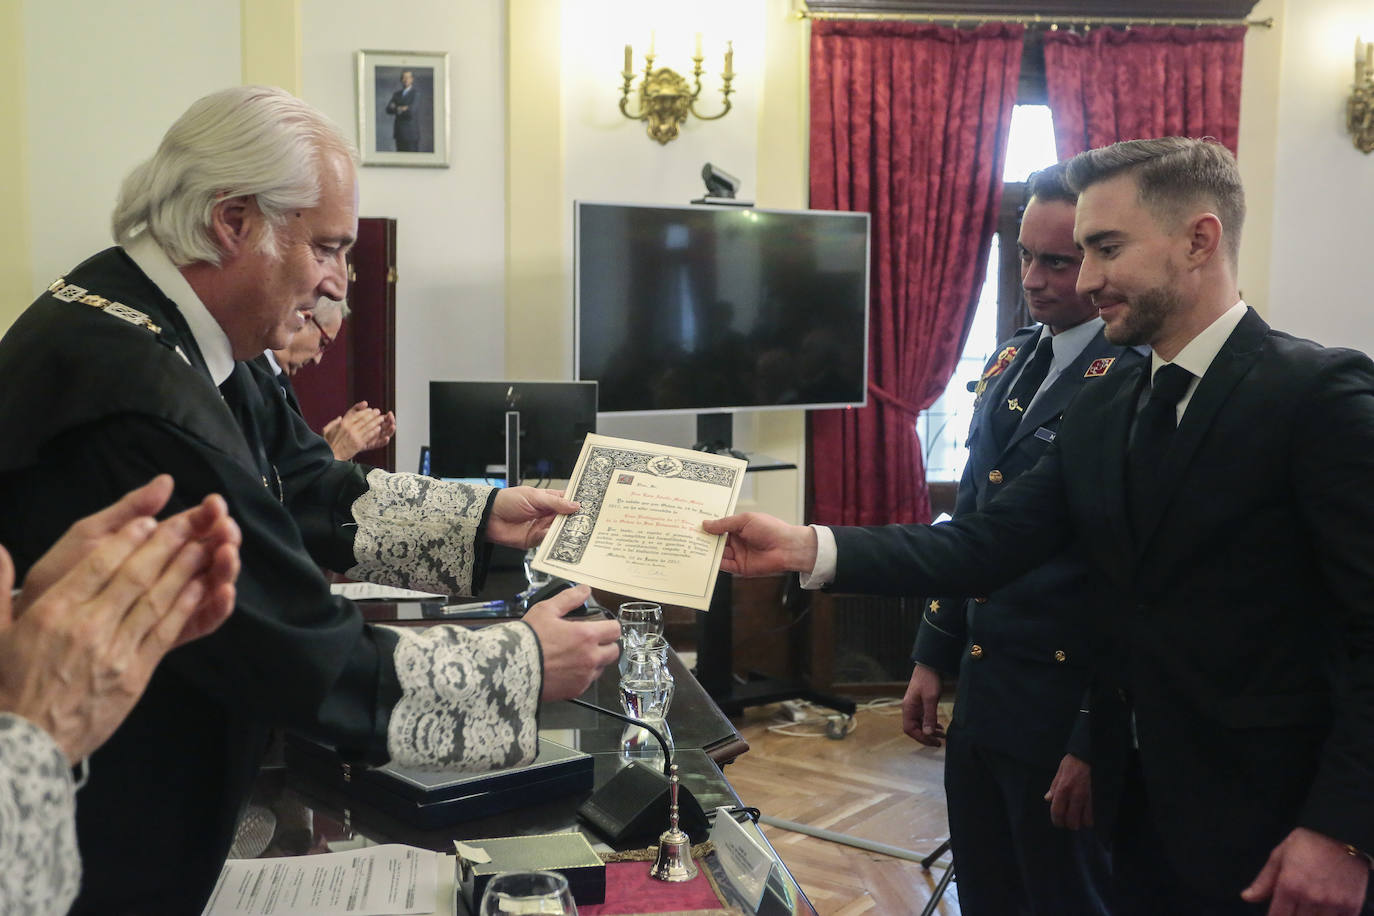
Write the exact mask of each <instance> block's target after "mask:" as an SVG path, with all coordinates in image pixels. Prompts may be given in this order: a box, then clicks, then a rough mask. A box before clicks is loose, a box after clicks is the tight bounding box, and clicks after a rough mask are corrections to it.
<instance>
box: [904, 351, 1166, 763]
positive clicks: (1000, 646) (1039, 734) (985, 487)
mask: <svg viewBox="0 0 1374 916" xmlns="http://www.w3.org/2000/svg"><path fill="white" fill-rule="evenodd" d="M1039 333H1040V325H1034V326H1032V327H1029V328H1023V329H1022V330H1021V331H1018V332H1017V333H1016V335H1015V336H1013V337H1012V338H1011V339H1010V340H1008V341H1006V342H1005V343H1004V344H1003V345H1002V346H1001V347H998V351H999V354H1000V353H1001V352H1005V348H1006V347H1014V348H1016V356H1015V358H1014V359H1013V360H1012V361H1011V363H1010V364H1009V365H1007V366H1006V367H1005V369H1004V370H1003V371H1001V372H1000V373H999V374H996V375H993V376H992V377H990V378H987V372H988V371H992V370H993V369H995V367H996V365H997V357H994V358H993V360H992V362H990V363H989V366H988V369H987V370H985V373H984V375H985V378H987V385H986V388H985V389H984V391H983V392H982V393H981V394H980V396H979V399H978V403H977V406H976V407H975V410H974V414H973V421H972V423H971V424H970V426H969V460H968V464H967V465H966V466H965V468H964V476H963V479H962V480H961V481H960V483H959V496H958V499H957V501H956V503H955V509H954V514H955V517H956V518H961V517H963V516H965V515H969V514H972V513H974V512H977V511H978V510H979V509H980V508H982V507H983V506H986V505H987V504H988V503H989V502H990V501H991V500H992V499H994V498H996V497H997V496H998V495H999V494H1000V493H1002V492H1003V491H1004V490H1005V489H1006V488H1007V487H1008V486H1009V485H1010V484H1011V482H1012V481H1013V480H1015V479H1016V478H1017V477H1020V476H1021V474H1023V473H1025V472H1026V471H1029V470H1030V469H1031V468H1032V467H1033V466H1034V465H1035V463H1036V462H1037V461H1038V460H1039V459H1040V457H1041V456H1042V455H1044V453H1045V451H1046V449H1048V448H1049V445H1050V443H1051V442H1052V441H1054V439H1055V437H1056V436H1057V435H1058V430H1059V424H1060V421H1061V419H1062V417H1063V415H1064V408H1065V407H1067V406H1068V404H1069V402H1070V401H1071V400H1072V399H1073V398H1074V396H1075V395H1077V394H1078V393H1079V391H1080V390H1082V389H1084V388H1087V387H1089V386H1092V385H1098V384H1101V383H1102V381H1103V380H1104V379H1105V378H1106V377H1107V376H1106V374H1105V372H1106V371H1111V372H1121V371H1123V370H1125V369H1127V368H1129V367H1131V366H1134V365H1135V364H1137V363H1139V362H1141V361H1142V358H1141V356H1140V354H1139V353H1137V352H1136V351H1134V350H1130V349H1125V348H1123V347H1118V346H1114V345H1113V344H1110V343H1108V342H1107V340H1106V338H1104V337H1103V336H1102V332H1101V331H1098V333H1097V335H1096V336H1095V337H1094V338H1093V339H1092V340H1091V341H1090V342H1089V343H1088V345H1087V346H1086V347H1084V348H1083V352H1082V353H1081V354H1079V356H1078V358H1077V359H1075V360H1074V361H1073V362H1072V363H1071V364H1070V365H1069V366H1067V367H1066V368H1065V370H1064V371H1063V372H1062V373H1061V374H1060V375H1059V376H1058V377H1057V378H1056V379H1055V380H1054V382H1053V383H1052V384H1051V385H1050V386H1049V387H1048V388H1047V389H1045V391H1044V392H1043V393H1042V394H1041V396H1040V397H1039V398H1037V399H1036V400H1035V401H1034V404H1033V405H1032V406H1031V409H1030V410H1029V411H1028V412H1027V413H1026V414H1025V416H1024V418H1023V419H1022V420H1021V422H1020V424H1019V425H1018V426H1017V428H1016V430H1015V431H1014V432H1013V433H1012V435H1011V437H1010V439H1008V440H1007V442H1006V443H1005V444H1001V443H999V442H998V437H997V434H996V432H995V429H994V425H993V416H994V414H995V413H996V412H997V409H998V408H1000V407H1001V406H1002V405H1004V404H1005V402H1006V400H1007V397H1008V395H1009V393H1010V391H1011V389H1012V387H1013V384H1014V381H1015V379H1016V377H1017V376H1018V375H1019V374H1020V372H1021V370H1022V368H1023V367H1024V366H1025V365H1026V364H1027V363H1029V362H1030V360H1031V357H1032V356H1033V355H1034V353H1035V346H1034V341H1035V339H1036V335H1038V334H1039ZM1090 373H1091V374H1090ZM1097 583H1098V577H1097V576H1095V575H1094V574H1092V573H1091V572H1090V571H1089V569H1088V567H1087V565H1086V564H1085V563H1084V562H1083V560H1082V559H1081V558H1080V557H1077V556H1075V555H1073V554H1072V553H1070V552H1064V553H1062V554H1060V555H1059V556H1057V557H1055V558H1053V559H1051V560H1050V561H1049V562H1047V563H1045V564H1044V565H1042V566H1039V567H1037V568H1035V569H1033V570H1031V571H1030V572H1028V573H1026V574H1025V575H1024V576H1021V577H1020V578H1018V579H1017V580H1016V581H1014V582H1011V583H1009V584H1008V585H1005V586H1003V587H1002V588H999V589H997V590H995V591H993V592H991V593H989V594H988V595H986V596H984V597H979V598H978V599H977V600H969V601H965V600H964V599H961V598H955V597H946V598H939V599H934V600H933V601H931V602H928V603H927V605H926V608H925V612H924V614H923V615H922V621H921V626H920V629H919V630H918V632H917V635H916V645H915V647H914V648H913V650H912V658H913V660H914V661H917V662H920V663H921V664H924V665H927V666H929V667H932V668H936V669H938V670H940V671H944V672H956V671H957V672H958V673H959V688H958V700H957V702H956V703H955V706H954V724H955V727H956V728H959V729H961V730H962V731H963V733H964V735H965V736H966V737H967V739H968V740H970V741H972V742H974V743H976V744H979V745H981V746H984V747H990V748H993V749H995V750H997V751H1000V752H1001V753H1003V754H1007V755H1009V756H1012V757H1014V758H1016V759H1019V760H1022V761H1024V762H1026V763H1029V764H1032V765H1034V766H1037V767H1040V768H1044V769H1051V770H1052V769H1054V768H1055V767H1057V766H1058V765H1059V761H1060V759H1061V758H1062V757H1063V756H1064V753H1065V752H1066V751H1071V752H1073V753H1074V754H1075V755H1076V756H1078V757H1079V758H1081V759H1084V760H1089V759H1091V752H1090V748H1089V736H1088V722H1087V715H1086V713H1081V712H1079V710H1080V709H1081V708H1082V706H1083V695H1084V692H1085V691H1086V689H1087V686H1088V677H1089V660H1090V659H1091V658H1092V656H1093V654H1094V652H1095V649H1094V643H1095V638H1094V634H1095V627H1094V624H1093V618H1094V617H1096V616H1097V615H1098V614H1099V613H1100V610H1101V608H1100V604H1099V602H1100V601H1101V596H1100V589H1099V587H1098V584H1097ZM975 646H976V647H977V648H976V649H975V648H974V647H975Z"/></svg>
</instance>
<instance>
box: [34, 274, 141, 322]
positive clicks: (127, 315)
mask: <svg viewBox="0 0 1374 916" xmlns="http://www.w3.org/2000/svg"><path fill="white" fill-rule="evenodd" d="M48 292H50V293H52V296H53V298H54V299H59V300H61V301H62V302H80V303H81V304H82V305H89V306H91V307H92V308H98V309H100V310H101V311H102V312H104V313H105V314H107V315H113V316H114V317H115V318H122V319H124V320H125V321H127V322H129V324H133V325H137V326H138V327H141V328H147V329H148V330H150V331H152V332H153V333H154V334H161V333H162V328H161V327H159V326H158V325H156V324H154V323H153V319H151V318H149V317H148V316H147V315H145V314H144V313H143V312H140V311H139V310H138V309H136V308H132V307H130V306H127V305H125V304H124V303H122V302H111V301H110V300H109V299H106V298H105V297H104V296H100V295H97V294H95V293H93V292H91V291H89V290H87V289H86V288H85V287H82V286H77V285H76V284H75V283H68V282H67V279H66V278H65V277H58V278H57V279H56V280H54V281H52V283H50V284H49V285H48Z"/></svg>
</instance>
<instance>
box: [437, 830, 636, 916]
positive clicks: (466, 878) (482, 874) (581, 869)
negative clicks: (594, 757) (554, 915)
mask: <svg viewBox="0 0 1374 916" xmlns="http://www.w3.org/2000/svg"><path fill="white" fill-rule="evenodd" d="M467 845H469V846H475V847H478V848H480V849H482V850H483V851H484V852H486V854H487V855H488V856H490V857H491V861H490V862H471V861H469V860H467V859H465V858H463V855H462V853H461V851H460V852H459V855H458V881H459V886H460V887H461V888H462V891H463V898H464V899H465V900H466V901H467V904H468V909H469V910H470V911H471V912H474V913H475V912H477V905H478V904H479V903H480V902H481V900H482V894H483V893H485V892H486V889H487V882H488V881H490V880H491V876H492V875H497V874H500V873H501V872H506V871H556V872H558V873H560V874H561V875H562V876H563V877H565V878H567V879H568V889H569V890H571V891H572V895H573V900H574V901H575V902H576V903H577V905H578V906H591V905H592V904H594V903H605V902H606V863H605V862H602V861H601V857H600V856H598V855H597V854H596V850H594V849H592V845H591V844H590V843H588V842H587V838H586V837H584V836H583V835H582V834H580V833H543V834H535V835H534V836H508V837H496V838H495V839H487V840H471V841H469V842H468V843H467ZM645 867H646V868H647V867H648V863H647V862H646V863H645Z"/></svg>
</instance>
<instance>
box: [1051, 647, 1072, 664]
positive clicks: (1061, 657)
mask: <svg viewBox="0 0 1374 916" xmlns="http://www.w3.org/2000/svg"><path fill="white" fill-rule="evenodd" d="M1054 660H1055V661H1057V662H1066V661H1068V660H1069V657H1068V656H1067V655H1065V654H1064V650H1063V649H1055V650H1054Z"/></svg>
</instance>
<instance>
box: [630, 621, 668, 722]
mask: <svg viewBox="0 0 1374 916" xmlns="http://www.w3.org/2000/svg"><path fill="white" fill-rule="evenodd" d="M623 657H624V660H625V670H624V673H622V674H621V675H620V705H621V706H623V707H624V708H625V714H626V715H628V716H633V717H635V718H636V719H648V720H650V721H653V720H654V719H662V718H663V717H664V716H666V715H667V714H668V706H669V705H670V704H671V703H672V702H673V687H674V684H673V675H672V674H671V673H670V672H669V671H668V643H667V641H666V640H665V639H664V638H663V637H662V636H648V637H646V638H645V639H644V641H643V642H642V643H639V644H637V645H632V646H628V647H627V648H626V650H625V654H624V656H623Z"/></svg>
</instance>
